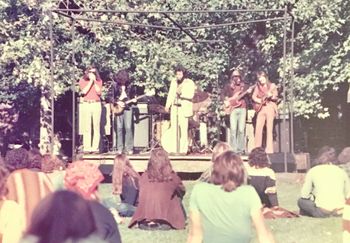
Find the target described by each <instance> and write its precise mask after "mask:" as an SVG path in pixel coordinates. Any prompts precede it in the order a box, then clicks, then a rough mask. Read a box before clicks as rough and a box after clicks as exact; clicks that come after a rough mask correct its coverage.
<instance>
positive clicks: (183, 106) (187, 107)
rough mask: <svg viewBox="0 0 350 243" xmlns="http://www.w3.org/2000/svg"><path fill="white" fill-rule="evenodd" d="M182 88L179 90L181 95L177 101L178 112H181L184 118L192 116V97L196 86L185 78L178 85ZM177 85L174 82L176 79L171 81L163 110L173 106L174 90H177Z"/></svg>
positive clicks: (174, 99)
mask: <svg viewBox="0 0 350 243" xmlns="http://www.w3.org/2000/svg"><path fill="white" fill-rule="evenodd" d="M180 85H181V86H182V88H181V95H180V99H179V104H180V107H179V110H181V111H182V114H183V115H184V116H185V117H190V116H193V102H192V99H193V96H194V92H195V89H196V86H195V84H194V82H193V81H192V80H191V79H188V78H185V79H184V81H183V82H182V83H181V84H180ZM177 87H178V84H177V81H176V78H175V79H173V80H172V81H171V83H170V88H169V93H168V97H167V100H166V104H165V108H171V107H172V105H174V103H175V101H176V90H177Z"/></svg>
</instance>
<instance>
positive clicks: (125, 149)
mask: <svg viewBox="0 0 350 243" xmlns="http://www.w3.org/2000/svg"><path fill="white" fill-rule="evenodd" d="M113 80H114V82H115V89H114V97H115V98H114V100H115V103H116V105H117V106H119V107H121V108H124V111H123V112H122V113H120V114H118V115H115V119H114V121H115V122H114V125H115V129H116V131H117V153H119V154H121V153H126V154H133V150H134V138H133V133H132V123H133V113H132V105H133V104H135V103H136V102H137V101H136V99H135V95H136V87H135V86H133V85H131V82H130V78H129V73H128V71H127V70H126V69H123V70H120V71H118V72H117V73H116V74H115V75H113ZM127 100H132V101H133V102H132V103H131V104H125V101H127ZM123 138H125V139H123Z"/></svg>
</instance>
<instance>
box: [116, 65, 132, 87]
mask: <svg viewBox="0 0 350 243" xmlns="http://www.w3.org/2000/svg"><path fill="white" fill-rule="evenodd" d="M113 80H114V82H116V83H117V84H119V85H125V86H127V85H128V84H129V83H130V77H129V72H128V71H127V70H126V69H122V70H119V71H118V72H117V73H116V74H114V75H113Z"/></svg>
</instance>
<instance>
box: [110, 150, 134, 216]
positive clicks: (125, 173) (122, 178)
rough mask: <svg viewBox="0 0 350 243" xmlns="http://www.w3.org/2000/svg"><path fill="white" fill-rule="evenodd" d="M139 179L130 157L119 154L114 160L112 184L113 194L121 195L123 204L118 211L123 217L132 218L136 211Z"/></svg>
mask: <svg viewBox="0 0 350 243" xmlns="http://www.w3.org/2000/svg"><path fill="white" fill-rule="evenodd" d="M139 178H140V176H139V174H138V173H137V172H136V171H135V170H134V168H133V167H132V165H131V164H130V161H129V159H128V157H127V156H126V155H125V154H118V155H117V156H116V157H115V159H114V166H113V172H112V184H113V194H116V195H120V199H121V204H120V205H118V207H117V210H118V212H119V215H120V216H122V217H131V216H132V215H133V214H134V212H135V210H136V206H137V202H138V201H137V199H138V195H139V185H138V183H139Z"/></svg>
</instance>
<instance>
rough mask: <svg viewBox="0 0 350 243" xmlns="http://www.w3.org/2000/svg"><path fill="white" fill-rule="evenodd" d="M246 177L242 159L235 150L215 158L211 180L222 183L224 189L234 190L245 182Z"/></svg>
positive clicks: (217, 183) (218, 183) (214, 182)
mask: <svg viewBox="0 0 350 243" xmlns="http://www.w3.org/2000/svg"><path fill="white" fill-rule="evenodd" d="M245 178H246V175H245V169H244V166H243V162H242V159H241V157H239V156H238V155H237V154H235V153H234V152H232V151H226V152H224V153H222V154H221V155H219V156H218V157H217V158H216V159H215V161H214V166H213V172H212V175H211V182H212V183H213V184H215V185H221V186H222V189H223V190H224V191H226V192H231V191H234V190H235V189H236V188H237V187H239V186H240V185H242V184H243V183H244V181H245Z"/></svg>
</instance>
